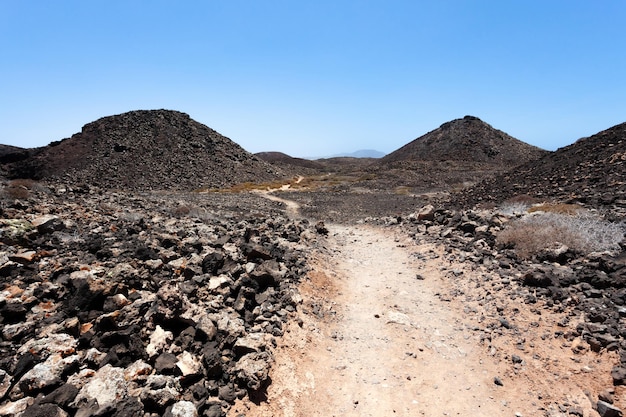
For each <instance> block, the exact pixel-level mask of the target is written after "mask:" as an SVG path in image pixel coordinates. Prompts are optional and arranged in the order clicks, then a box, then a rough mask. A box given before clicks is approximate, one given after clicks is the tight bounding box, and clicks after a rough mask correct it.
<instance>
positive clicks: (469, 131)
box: [365, 116, 548, 194]
mask: <svg viewBox="0 0 626 417" xmlns="http://www.w3.org/2000/svg"><path fill="white" fill-rule="evenodd" d="M547 153H548V151H545V150H542V149H539V148H537V147H535V146H532V145H529V144H527V143H524V142H522V141H520V140H518V139H515V138H513V137H512V136H510V135H508V134H506V133H504V132H502V131H500V130H497V129H494V128H493V127H492V126H490V125H489V124H487V123H485V122H483V121H482V120H480V119H479V118H477V117H473V116H465V117H464V118H462V119H456V120H452V121H450V122H446V123H444V124H442V125H441V126H440V127H439V128H437V129H435V130H433V131H431V132H429V133H426V134H425V135H423V136H421V137H419V138H417V139H415V140H413V141H411V142H409V143H407V144H406V145H404V146H402V147H401V148H399V149H397V150H396V151H394V152H392V153H390V154H389V155H387V156H385V157H383V158H381V159H377V160H374V162H373V163H371V164H369V165H368V166H367V167H366V169H365V170H366V171H367V173H368V174H369V177H368V178H371V177H374V178H375V179H373V180H370V181H369V182H370V183H375V187H376V188H378V189H388V190H397V189H398V187H402V188H403V189H408V190H410V191H409V192H411V193H414V194H419V193H425V192H431V191H447V190H450V189H459V188H465V187H468V186H470V185H473V184H476V183H477V182H479V181H481V180H483V179H485V178H487V177H490V176H493V175H495V174H498V173H502V172H505V171H507V170H509V169H511V167H512V166H515V165H519V164H521V163H524V162H526V161H531V160H534V159H538V158H540V157H542V156H543V155H545V154H547Z"/></svg>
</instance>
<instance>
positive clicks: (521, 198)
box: [504, 194, 539, 207]
mask: <svg viewBox="0 0 626 417" xmlns="http://www.w3.org/2000/svg"><path fill="white" fill-rule="evenodd" d="M519 203H521V204H525V205H527V206H529V207H530V206H532V205H533V204H537V203H539V200H537V199H536V198H535V197H531V196H529V195H527V194H520V195H516V196H513V197H511V198H508V199H506V200H505V201H504V204H519Z"/></svg>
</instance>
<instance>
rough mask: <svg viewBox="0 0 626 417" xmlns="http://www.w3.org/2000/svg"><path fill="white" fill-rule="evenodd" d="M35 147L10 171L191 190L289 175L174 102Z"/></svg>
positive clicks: (103, 121) (67, 179) (102, 183)
mask: <svg viewBox="0 0 626 417" xmlns="http://www.w3.org/2000/svg"><path fill="white" fill-rule="evenodd" d="M32 154H33V156H32V157H30V158H29V159H28V160H27V161H21V162H20V163H19V164H9V166H7V170H8V173H9V176H10V177H30V178H51V179H57V180H62V181H65V182H69V183H88V184H94V185H99V186H103V187H107V188H114V189H120V188H123V189H140V190H148V189H180V190H188V189H195V188H202V187H221V186H225V185H232V184H235V183H240V182H245V181H253V180H256V181H258V180H271V179H275V178H277V177H281V176H282V175H283V174H282V172H281V171H280V169H278V168H276V167H273V166H272V165H270V164H268V163H266V162H264V161H262V160H260V159H259V158H257V157H256V156H254V155H252V154H250V153H249V152H247V151H245V150H244V149H243V148H242V147H241V146H239V145H237V144H236V143H235V142H233V141H231V140H230V139H228V138H226V137H224V136H222V135H220V134H219V133H218V132H216V131H215V130H213V129H210V128H209V127H207V126H205V125H203V124H201V123H198V122H196V121H194V120H192V119H191V118H190V117H189V115H187V114H185V113H181V112H177V111H171V110H138V111H131V112H128V113H123V114H119V115H115V116H109V117H104V118H101V119H99V120H96V121H94V122H92V123H89V124H87V125H85V126H84V127H83V129H82V131H81V132H80V133H77V134H75V135H73V136H72V137H71V138H70V139H65V140H62V141H60V142H53V143H51V144H50V145H48V146H46V147H43V148H38V149H35V150H32Z"/></svg>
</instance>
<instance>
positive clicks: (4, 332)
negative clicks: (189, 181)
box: [0, 184, 324, 417]
mask: <svg viewBox="0 0 626 417" xmlns="http://www.w3.org/2000/svg"><path fill="white" fill-rule="evenodd" d="M23 188H24V189H26V187H23ZM6 191H7V190H6V189H5V192H6ZM26 191H27V196H23V195H22V196H21V198H19V199H13V198H10V197H11V196H7V195H6V194H5V198H4V200H3V201H2V209H1V213H2V219H1V220H0V230H1V245H0V264H1V266H0V279H1V281H2V284H1V290H0V328H1V337H2V340H1V342H0V415H1V416H18V415H19V416H25V417H26V416H68V415H70V416H83V417H84V416H104V415H106V416H162V415H167V416H192V415H203V416H221V415H224V414H225V412H226V410H228V409H229V407H230V405H231V404H232V403H233V402H234V401H235V399H237V398H241V397H243V396H247V395H249V396H251V397H254V396H255V395H257V393H262V392H263V390H264V389H265V387H266V385H267V384H268V383H269V380H268V372H269V369H270V366H271V364H272V362H273V355H272V347H273V346H274V344H275V340H276V338H277V337H280V336H281V335H282V334H283V329H284V326H285V325H286V323H287V322H289V320H292V318H293V316H294V315H295V313H296V307H297V305H298V304H299V303H300V301H301V300H300V296H299V293H298V289H297V284H298V282H299V281H300V280H301V278H302V277H303V276H304V275H305V274H306V272H307V271H308V266H307V262H306V259H307V253H308V251H309V250H310V248H311V247H314V246H315V242H316V240H317V239H318V237H319V236H320V234H319V233H320V232H324V228H323V227H322V226H321V225H318V226H317V228H316V226H315V225H313V224H310V223H309V222H307V221H306V220H290V219H288V218H286V217H285V216H283V211H282V210H280V209H279V205H278V204H277V203H273V202H271V201H269V200H267V199H263V198H261V197H259V196H256V195H251V194H250V195H229V194H224V195H220V194H172V193H159V194H155V193H153V194H135V193H133V194H125V193H113V192H103V191H102V190H101V189H98V188H95V187H85V188H81V189H71V188H69V187H65V186H62V185H53V186H48V185H43V184H37V186H36V187H35V186H34V185H33V184H31V186H30V189H27V190H26ZM15 192H16V191H15V190H13V191H11V195H14V194H15Z"/></svg>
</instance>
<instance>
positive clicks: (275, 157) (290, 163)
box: [254, 152, 324, 173]
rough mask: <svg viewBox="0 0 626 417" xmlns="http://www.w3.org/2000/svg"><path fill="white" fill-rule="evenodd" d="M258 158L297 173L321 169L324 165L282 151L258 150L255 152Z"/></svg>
mask: <svg viewBox="0 0 626 417" xmlns="http://www.w3.org/2000/svg"><path fill="white" fill-rule="evenodd" d="M254 155H255V156H257V157H258V158H260V159H262V160H264V161H266V162H269V163H270V164H273V165H276V166H278V167H279V168H281V169H283V170H285V171H289V172H291V171H295V172H297V173H309V172H312V171H317V170H321V169H323V168H324V166H323V165H322V164H320V163H318V162H316V161H311V160H309V159H303V158H294V157H293V156H289V155H287V154H286V153H282V152H259V153H255V154H254ZM303 168H304V170H303Z"/></svg>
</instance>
